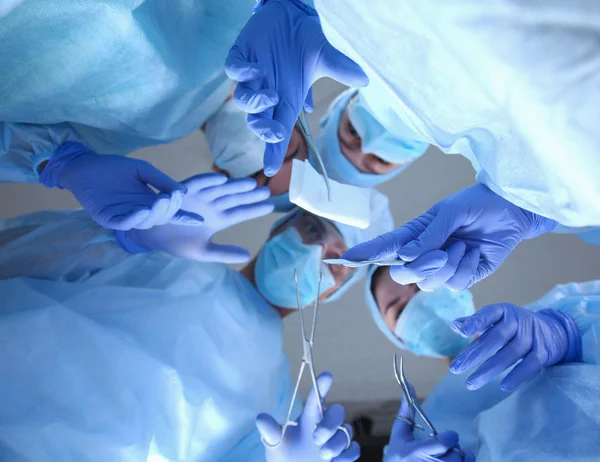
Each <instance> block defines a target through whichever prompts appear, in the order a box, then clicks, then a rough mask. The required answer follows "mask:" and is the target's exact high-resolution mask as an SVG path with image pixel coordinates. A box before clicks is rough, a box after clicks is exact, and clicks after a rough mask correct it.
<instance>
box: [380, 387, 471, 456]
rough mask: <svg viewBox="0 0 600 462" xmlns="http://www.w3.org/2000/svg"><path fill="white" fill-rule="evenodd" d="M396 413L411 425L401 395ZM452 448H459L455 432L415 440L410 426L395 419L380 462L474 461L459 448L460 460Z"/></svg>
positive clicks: (412, 414) (410, 410)
mask: <svg viewBox="0 0 600 462" xmlns="http://www.w3.org/2000/svg"><path fill="white" fill-rule="evenodd" d="M409 387H411V389H412V385H410V384H409ZM413 394H414V392H413ZM398 413H399V414H400V415H401V416H402V417H404V418H406V419H408V420H410V421H413V422H414V419H415V410H414V409H413V407H412V406H410V405H409V404H408V400H407V399H406V396H404V395H403V396H402V403H401V404H400V410H399V411H398ZM417 431H419V430H417ZM452 448H459V449H460V447H459V446H458V434H457V433H456V432H453V431H448V432H442V433H439V434H438V435H436V436H432V437H428V438H426V439H423V440H416V439H415V437H414V435H413V427H412V426H411V425H409V424H408V423H407V422H405V421H404V420H401V419H396V420H395V421H394V426H393V427H392V433H391V435H390V443H389V445H388V447H387V449H386V451H385V454H384V457H383V462H434V461H444V462H461V461H463V460H464V461H465V462H475V458H474V457H473V454H472V453H471V452H470V451H468V450H464V449H461V450H462V452H463V453H464V454H465V458H464V459H463V458H462V457H461V456H460V454H458V453H457V452H455V451H453V450H452Z"/></svg>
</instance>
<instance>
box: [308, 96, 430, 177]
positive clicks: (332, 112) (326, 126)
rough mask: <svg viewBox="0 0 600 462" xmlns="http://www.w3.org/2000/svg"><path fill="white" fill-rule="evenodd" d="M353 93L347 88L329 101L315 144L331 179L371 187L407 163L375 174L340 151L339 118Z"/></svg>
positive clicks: (400, 170)
mask: <svg viewBox="0 0 600 462" xmlns="http://www.w3.org/2000/svg"><path fill="white" fill-rule="evenodd" d="M355 93H356V90H352V89H350V90H347V91H345V92H343V93H342V94H340V95H339V96H338V97H337V98H336V99H335V100H334V101H333V102H332V103H331V105H330V106H329V109H328V110H327V113H326V114H325V116H324V117H323V118H322V119H321V121H320V123H319V127H320V131H319V138H318V139H317V146H318V149H319V153H320V154H321V156H322V157H323V164H324V165H325V169H326V170H327V174H328V175H329V177H330V178H331V179H332V180H335V181H339V182H340V183H346V184H352V185H355V186H362V187H371V186H375V185H378V184H380V183H384V182H386V181H388V180H391V179H392V178H394V177H395V176H396V175H398V174H399V173H400V172H402V171H403V170H404V169H405V168H406V167H407V166H408V165H409V163H407V164H405V165H403V166H401V167H398V168H397V169H395V170H393V171H391V172H389V173H386V174H384V175H376V174H374V173H364V172H361V171H360V170H358V169H357V168H356V167H355V166H354V164H353V163H352V162H350V161H349V160H348V159H347V158H346V156H345V155H344V154H343V153H342V151H341V149H340V140H339V135H338V130H339V126H340V118H341V116H342V113H343V112H344V109H346V107H347V105H348V103H349V102H350V100H351V99H352V97H353V96H354V94H355ZM423 152H425V151H424V150H423V151H422V152H421V154H422V153H423Z"/></svg>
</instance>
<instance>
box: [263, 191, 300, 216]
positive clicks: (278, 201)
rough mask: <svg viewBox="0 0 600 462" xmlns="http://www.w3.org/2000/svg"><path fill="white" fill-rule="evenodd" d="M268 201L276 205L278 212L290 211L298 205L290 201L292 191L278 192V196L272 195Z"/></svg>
mask: <svg viewBox="0 0 600 462" xmlns="http://www.w3.org/2000/svg"><path fill="white" fill-rule="evenodd" d="M268 201H269V202H270V203H271V204H273V205H274V206H275V211H276V212H289V211H290V210H292V209H293V208H294V207H296V206H295V205H294V204H293V203H292V202H291V201H290V193H289V192H286V193H283V194H278V195H276V196H271V197H270V198H269V199H268Z"/></svg>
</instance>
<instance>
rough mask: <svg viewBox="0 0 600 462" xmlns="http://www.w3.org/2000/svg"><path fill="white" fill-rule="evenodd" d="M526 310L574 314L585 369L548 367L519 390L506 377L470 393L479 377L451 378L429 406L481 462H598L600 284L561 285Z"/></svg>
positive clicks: (429, 400) (441, 425) (432, 416)
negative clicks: (505, 383)
mask: <svg viewBox="0 0 600 462" xmlns="http://www.w3.org/2000/svg"><path fill="white" fill-rule="evenodd" d="M526 308H528V309H531V310H538V309H543V308H554V309H558V310H561V311H564V312H567V313H569V314H570V315H571V316H573V318H574V319H575V321H576V322H577V324H578V326H579V327H580V329H581V330H582V332H583V359H584V362H583V363H572V364H564V365H560V366H554V367H550V368H548V369H546V370H545V371H544V372H543V373H542V374H541V375H539V376H538V377H537V378H535V379H534V380H532V381H530V382H528V383H526V384H524V385H521V386H520V387H519V388H517V389H516V390H514V391H513V392H503V391H502V390H500V383H499V382H500V380H501V379H498V380H496V381H494V382H492V383H490V384H488V385H486V386H485V387H483V388H481V389H479V390H476V391H470V390H467V388H466V387H465V381H466V379H467V377H468V376H469V374H470V373H472V371H469V372H466V373H464V374H462V375H453V374H448V375H447V376H446V377H445V378H444V379H442V381H441V382H440V383H438V385H437V386H436V387H435V389H434V390H433V391H432V393H431V394H430V395H429V397H428V398H427V400H426V401H425V403H424V405H423V407H424V410H425V412H426V414H427V415H428V417H429V418H430V419H431V420H432V422H433V423H434V425H435V426H436V429H437V430H438V431H443V430H454V431H456V432H458V434H459V437H460V444H461V445H462V446H463V447H466V448H468V449H470V450H472V451H473V452H474V455H475V457H476V460H477V462H492V461H503V462H521V461H528V462H538V461H539V462H554V461H556V462H559V461H560V462H562V461H565V460H568V461H581V462H583V461H590V462H591V461H596V460H598V455H599V454H600V438H598V435H599V434H600V281H590V282H586V283H572V284H566V285H559V286H557V287H555V288H554V289H553V290H552V291H550V292H549V293H548V294H546V295H545V296H544V297H542V298H541V299H539V300H537V301H536V302H534V303H532V304H530V305H527V306H526Z"/></svg>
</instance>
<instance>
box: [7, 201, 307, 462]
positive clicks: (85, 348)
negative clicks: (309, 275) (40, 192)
mask: <svg viewBox="0 0 600 462" xmlns="http://www.w3.org/2000/svg"><path fill="white" fill-rule="evenodd" d="M32 243H35V245H34V244H32ZM55 244H56V245H55ZM0 259H1V260H2V261H1V264H0V268H1V269H2V276H1V279H2V280H0V293H2V299H1V300H0V343H1V345H0V375H1V376H2V377H4V379H3V380H2V381H0V460H2V461H3V462H12V461H15V462H16V461H24V460H27V461H42V460H52V461H61V462H69V461H76V462H80V461H83V460H85V461H98V462H107V461H117V460H118V461H123V462H125V461H126V462H130V461H131V462H133V461H135V462H137V461H153V462H154V461H181V460H190V461H191V460H194V461H227V462H239V461H242V460H243V461H251V462H254V461H264V460H265V455H264V447H263V445H262V443H261V441H260V436H259V434H258V432H257V431H256V427H255V424H254V420H255V418H256V416H257V414H259V413H260V412H268V413H271V414H273V415H274V416H275V418H276V419H278V420H280V421H282V420H283V419H284V418H285V414H286V412H287V407H288V405H289V402H290V399H291V394H292V391H293V390H292V388H293V387H292V384H291V381H290V373H289V365H288V361H287V358H286V356H285V354H284V353H283V346H282V334H283V328H282V320H281V318H280V316H279V314H278V313H277V312H276V311H275V310H274V309H273V308H272V307H271V306H270V305H268V304H267V303H266V302H265V301H264V299H263V298H262V297H261V296H260V295H259V294H258V292H257V291H256V289H255V288H254V287H253V286H252V285H251V284H250V283H249V282H248V281H247V280H246V279H245V278H244V277H243V276H242V275H241V274H240V273H238V272H236V271H234V270H231V269H229V268H227V267H226V266H224V265H221V264H202V263H197V262H191V261H187V260H183V259H178V258H173V257H171V256H169V255H167V254H164V253H161V252H153V253H148V254H140V255H135V256H132V255H128V254H126V253H124V252H123V251H122V250H121V249H120V248H119V247H118V245H117V244H116V242H115V240H114V238H113V237H112V235H111V233H110V232H108V231H106V230H102V229H101V228H100V227H98V226H97V225H96V224H95V223H94V222H93V221H91V220H90V219H89V218H88V217H86V216H85V213H82V212H67V213H55V212H42V213H39V214H33V215H29V216H26V217H21V218H18V219H13V220H7V221H3V222H2V229H1V230H0ZM13 263H14V264H13ZM9 266H12V268H10V267H9ZM19 276H20V277H19ZM8 277H11V278H13V279H7V278H8ZM297 411H298V410H296V413H295V414H296V415H297Z"/></svg>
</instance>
